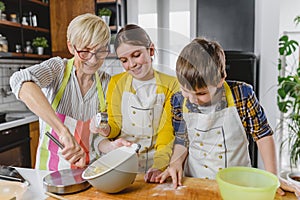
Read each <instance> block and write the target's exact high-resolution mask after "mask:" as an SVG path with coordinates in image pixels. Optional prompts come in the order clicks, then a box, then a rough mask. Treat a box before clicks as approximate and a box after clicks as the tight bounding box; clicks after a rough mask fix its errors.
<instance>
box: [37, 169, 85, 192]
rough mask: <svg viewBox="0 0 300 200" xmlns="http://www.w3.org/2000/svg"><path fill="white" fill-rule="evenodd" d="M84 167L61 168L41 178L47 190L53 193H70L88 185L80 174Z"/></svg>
mask: <svg viewBox="0 0 300 200" xmlns="http://www.w3.org/2000/svg"><path fill="white" fill-rule="evenodd" d="M83 171H84V169H63V170H58V171H55V172H52V173H50V174H49V175H47V176H45V177H44V179H43V183H44V188H45V189H46V191H47V192H51V193H55V194H70V193H74V192H79V191H82V190H85V189H87V188H89V187H90V184H89V182H88V181H86V180H84V179H83V178H82V177H81V175H82V172H83Z"/></svg>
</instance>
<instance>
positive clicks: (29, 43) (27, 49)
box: [24, 41, 33, 53]
mask: <svg viewBox="0 0 300 200" xmlns="http://www.w3.org/2000/svg"><path fill="white" fill-rule="evenodd" d="M24 52H25V53H33V49H32V47H31V42H30V41H26V47H25V49H24Z"/></svg>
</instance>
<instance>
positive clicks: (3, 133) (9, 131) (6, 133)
mask: <svg viewBox="0 0 300 200" xmlns="http://www.w3.org/2000/svg"><path fill="white" fill-rule="evenodd" d="M11 133H12V130H7V131H3V132H2V135H9V134H11Z"/></svg>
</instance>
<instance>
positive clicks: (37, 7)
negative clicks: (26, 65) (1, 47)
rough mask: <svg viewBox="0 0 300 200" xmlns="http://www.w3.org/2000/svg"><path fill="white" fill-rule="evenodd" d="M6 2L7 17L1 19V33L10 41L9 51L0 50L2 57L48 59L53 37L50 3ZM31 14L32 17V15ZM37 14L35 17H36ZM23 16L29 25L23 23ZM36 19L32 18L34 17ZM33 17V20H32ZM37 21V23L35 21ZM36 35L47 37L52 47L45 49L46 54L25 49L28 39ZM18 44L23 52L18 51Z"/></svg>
mask: <svg viewBox="0 0 300 200" xmlns="http://www.w3.org/2000/svg"><path fill="white" fill-rule="evenodd" d="M2 1H3V2H4V4H5V7H6V8H5V11H4V13H5V15H6V16H5V17H4V16H3V17H2V19H1V20H0V34H2V36H5V37H6V39H7V41H8V52H0V57H4V58H23V59H46V58H49V57H50V56H51V37H50V20H49V4H48V3H43V2H42V1H41V0H2ZM30 16H31V17H30ZM34 16H35V17H34ZM22 18H24V19H26V22H27V24H28V25H24V24H22V23H21V22H22V20H23V19H22ZM34 18H35V19H36V20H32V19H34ZM30 19H31V20H30ZM35 22H36V23H35ZM35 37H45V38H46V39H47V40H48V44H49V46H50V47H48V48H46V49H45V53H44V55H37V52H36V50H35V48H33V53H26V52H25V51H24V49H25V46H26V41H30V42H31V43H32V40H33V39H34V38H35ZM16 45H20V47H21V49H20V51H21V52H16Z"/></svg>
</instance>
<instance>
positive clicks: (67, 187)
mask: <svg viewBox="0 0 300 200" xmlns="http://www.w3.org/2000/svg"><path fill="white" fill-rule="evenodd" d="M46 135H47V136H48V137H49V138H50V139H51V140H52V141H53V142H54V143H55V144H57V145H58V146H59V147H60V148H61V149H63V148H64V145H63V144H62V143H60V142H59V141H58V140H57V139H56V138H55V137H54V136H53V135H51V134H50V133H49V132H48V131H47V132H46ZM83 170H84V169H64V170H58V171H56V172H53V173H51V174H49V175H47V176H46V177H44V179H43V182H44V187H45V188H46V190H47V192H52V193H56V194H69V193H74V192H79V191H82V190H85V189H87V188H89V187H90V184H89V183H88V181H86V180H84V179H83V178H82V177H81V174H82V172H83Z"/></svg>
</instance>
